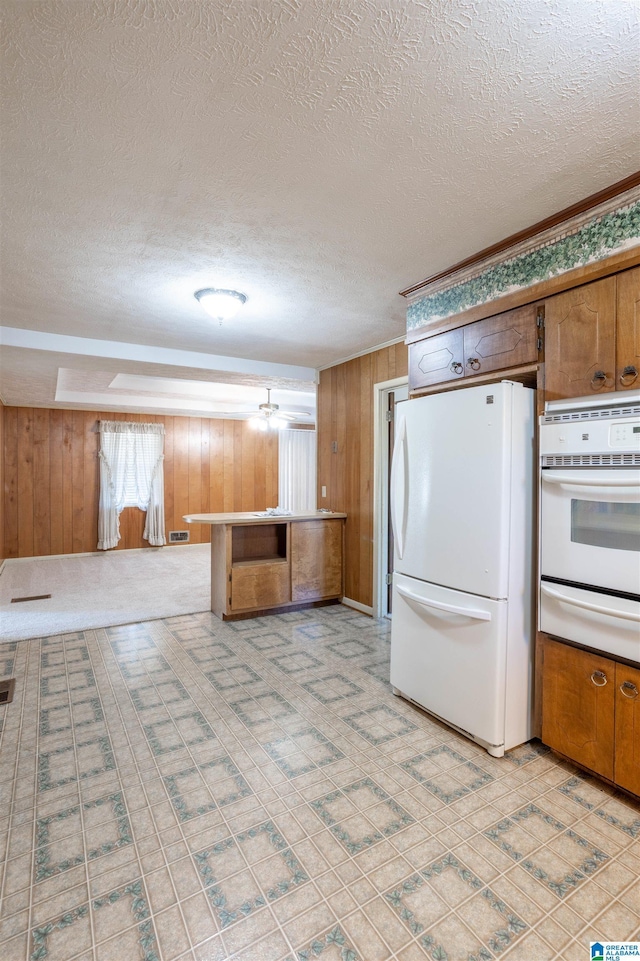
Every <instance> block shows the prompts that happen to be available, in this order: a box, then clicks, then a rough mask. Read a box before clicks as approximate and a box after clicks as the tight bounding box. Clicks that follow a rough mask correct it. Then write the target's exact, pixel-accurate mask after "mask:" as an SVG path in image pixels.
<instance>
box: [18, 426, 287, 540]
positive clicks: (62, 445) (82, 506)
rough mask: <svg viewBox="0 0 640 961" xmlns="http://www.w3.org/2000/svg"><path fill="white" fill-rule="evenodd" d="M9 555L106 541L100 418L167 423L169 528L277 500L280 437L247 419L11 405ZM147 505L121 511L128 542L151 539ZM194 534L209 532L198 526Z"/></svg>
mask: <svg viewBox="0 0 640 961" xmlns="http://www.w3.org/2000/svg"><path fill="white" fill-rule="evenodd" d="M3 414H4V418H3V419H4V481H5V484H4V498H3V505H2V507H3V513H4V524H3V534H4V557H35V556H42V555H49V554H75V553H82V552H89V551H95V550H96V549H97V542H98V497H99V470H98V450H99V446H100V440H99V434H98V430H97V427H98V421H99V420H128V421H141V422H147V423H152V422H154V423H161V424H164V426H165V432H166V433H165V439H164V451H165V453H164V485H165V527H166V532H167V540H168V534H169V531H172V530H185V529H186V525H185V523H184V520H183V516H184V515H185V514H199V513H207V512H209V511H252V510H264V509H265V508H267V507H273V506H275V505H276V504H277V502H278V439H277V436H275V435H273V434H271V433H263V432H262V431H254V430H253V429H252V428H251V427H249V426H248V424H247V422H246V421H240V420H219V419H218V420H216V419H211V418H207V417H167V416H159V415H153V414H114V413H101V412H96V411H84V410H53V409H48V408H31V407H5V408H4V411H3ZM144 520H145V514H144V512H143V511H140V510H138V508H136V507H127V508H125V509H124V510H123V512H122V514H121V515H120V530H121V534H122V537H121V540H120V543H119V544H118V548H117V549H120V550H123V549H128V548H137V547H148V546H149V545H148V543H147V541H145V540H143V538H142V532H143V529H144ZM189 533H190V541H191V543H203V542H209V540H210V528H209V527H208V526H203V525H192V526H191V527H190V528H189Z"/></svg>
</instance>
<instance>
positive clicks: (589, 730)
mask: <svg viewBox="0 0 640 961" xmlns="http://www.w3.org/2000/svg"><path fill="white" fill-rule="evenodd" d="M616 667H617V665H616V664H615V663H614V662H613V661H611V660H609V658H606V657H601V656H600V655H598V654H593V653H591V652H590V651H581V650H578V649H577V648H574V647H570V646H569V645H567V644H560V643H558V642H557V641H552V640H549V639H545V641H544V644H543V661H542V740H543V741H544V743H545V744H548V745H549V747H552V748H554V750H556V751H559V752H560V753H561V754H564V755H565V756H566V757H570V758H572V759H573V760H574V761H577V762H578V764H584V766H585V767H588V768H591V770H592V771H595V772H596V773H597V774H602V776H603V777H606V778H608V779H609V780H610V781H611V780H613V774H614V765H613V747H614V704H615V691H616V686H615V674H616Z"/></svg>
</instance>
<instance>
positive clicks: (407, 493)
mask: <svg viewBox="0 0 640 961" xmlns="http://www.w3.org/2000/svg"><path fill="white" fill-rule="evenodd" d="M514 391H517V392H520V391H522V395H520V396H519V397H518V400H520V401H521V400H523V399H526V400H527V401H528V402H530V396H529V397H527V398H525V397H524V394H525V389H524V388H522V387H521V386H520V385H517V384H516V385H514V384H509V383H502V384H491V385H488V386H483V387H471V388H467V389H464V390H456V391H451V392H449V393H446V394H436V395H433V396H429V397H421V398H419V399H417V400H409V401H406V402H405V403H402V404H398V406H397V408H396V412H397V415H398V424H397V432H396V444H395V449H394V455H393V466H392V479H391V486H392V519H393V526H394V532H395V570H396V571H398V572H400V573H402V574H406V575H408V576H410V577H416V578H419V579H420V580H424V581H429V582H431V583H433V584H440V585H443V586H445V587H453V588H455V589H456V590H461V591H467V592H469V593H472V594H480V595H484V596H486V597H497V598H500V597H506V596H507V591H508V575H509V519H510V493H511V471H512V463H511V458H512V450H513V445H512V442H511V441H512V407H513V406H514V405H513V392H514ZM531 393H532V392H531V391H526V394H528V395H531ZM525 406H527V405H525ZM515 407H516V409H517V411H521V409H522V407H523V405H522V403H518V404H516V405H515ZM518 420H519V421H521V420H522V418H521V417H520V416H519V417H518ZM519 426H520V431H519V432H518V433H517V436H518V438H520V437H521V435H522V428H521V425H519ZM529 444H531V441H530V440H529ZM523 451H524V449H522V451H521V452H520V453H518V451H516V452H515V456H516V457H520V459H521V460H522V470H524V463H525V456H524V452H523Z"/></svg>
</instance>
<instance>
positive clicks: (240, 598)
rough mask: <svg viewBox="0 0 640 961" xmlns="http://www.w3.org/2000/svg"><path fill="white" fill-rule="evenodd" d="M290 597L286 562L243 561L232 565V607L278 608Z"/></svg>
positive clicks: (236, 609) (242, 609) (289, 578)
mask: <svg viewBox="0 0 640 961" xmlns="http://www.w3.org/2000/svg"><path fill="white" fill-rule="evenodd" d="M290 600H291V572H290V568H289V564H288V562H287V561H285V560H281V561H272V562H267V561H254V562H251V561H243V562H242V563H241V564H234V565H233V567H232V568H231V610H232V611H233V612H234V613H235V612H237V611H244V610H247V609H248V608H267V607H280V606H281V605H282V604H288V602H289V601H290Z"/></svg>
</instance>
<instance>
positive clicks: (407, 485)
mask: <svg viewBox="0 0 640 961" xmlns="http://www.w3.org/2000/svg"><path fill="white" fill-rule="evenodd" d="M534 397H535V391H533V390H531V389H529V388H526V387H523V386H522V385H521V384H517V383H512V382H509V381H503V382H502V383H497V384H490V385H488V386H482V387H469V388H466V389H461V390H454V391H450V392H447V393H442V394H434V395H431V396H427V397H420V398H418V399H416V400H408V401H404V402H403V403H400V404H398V405H397V407H396V411H397V431H396V441H395V446H394V452H393V460H392V468H391V515H392V526H393V532H394V548H395V560H394V575H393V607H392V610H393V614H392V619H391V684H392V686H393V690H394V693H395V694H398V695H402V696H403V697H405V698H408V699H409V700H411V701H414V702H415V703H416V704H419V705H420V706H421V707H423V708H424V709H425V710H427V711H429V712H430V713H432V714H435V715H436V716H437V717H439V718H440V719H441V720H443V721H445V722H446V723H447V724H449V725H451V726H452V727H454V728H456V730H458V731H460V732H461V733H462V734H465V735H466V736H467V737H469V738H471V739H472V740H474V741H476V742H477V743H478V744H481V745H482V746H483V747H485V748H486V749H487V750H488V752H489V754H492V755H493V756H494V757H501V756H502V755H503V754H504V752H505V751H506V750H508V749H509V748H512V747H515V746H516V745H518V744H522V743H523V742H524V741H527V740H529V738H530V737H531V736H532V734H531V721H532V707H533V704H532V680H533V645H534V616H533V597H534V592H533V556H532V554H533V490H534V483H533V480H534V465H535V460H534Z"/></svg>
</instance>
